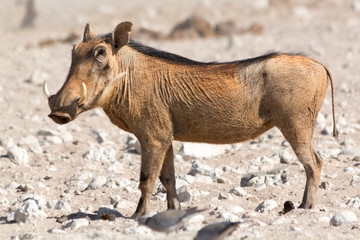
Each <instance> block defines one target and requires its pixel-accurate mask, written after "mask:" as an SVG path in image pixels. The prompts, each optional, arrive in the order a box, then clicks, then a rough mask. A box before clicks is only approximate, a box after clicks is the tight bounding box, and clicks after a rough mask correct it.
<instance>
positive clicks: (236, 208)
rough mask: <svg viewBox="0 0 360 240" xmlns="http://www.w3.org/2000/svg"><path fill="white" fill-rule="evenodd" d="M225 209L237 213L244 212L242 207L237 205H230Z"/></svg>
mask: <svg viewBox="0 0 360 240" xmlns="http://www.w3.org/2000/svg"><path fill="white" fill-rule="evenodd" d="M226 211H227V212H229V213H232V214H235V215H237V214H239V213H242V212H244V211H245V210H244V209H243V208H242V207H240V206H238V205H231V206H229V207H228V208H227V209H226Z"/></svg>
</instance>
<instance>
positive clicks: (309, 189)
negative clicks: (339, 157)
mask: <svg viewBox="0 0 360 240" xmlns="http://www.w3.org/2000/svg"><path fill="white" fill-rule="evenodd" d="M302 127H303V128H302V129H301V128H296V125H294V126H293V127H292V128H288V129H282V130H281V131H282V133H283V135H284V137H285V138H286V139H287V140H288V142H289V143H290V145H291V147H292V148H293V150H294V152H295V154H296V156H297V158H298V159H299V161H300V162H301V163H302V165H303V166H304V169H305V172H306V185H305V190H304V196H303V200H302V203H301V204H300V206H299V207H300V208H305V209H309V208H313V207H314V206H315V202H316V191H317V189H318V186H319V183H320V176H321V168H322V166H323V160H322V159H321V158H320V156H319V155H318V154H317V153H316V151H315V149H314V146H313V143H312V133H313V128H312V127H309V128H308V129H304V126H302ZM299 129H301V131H300V130H299Z"/></svg>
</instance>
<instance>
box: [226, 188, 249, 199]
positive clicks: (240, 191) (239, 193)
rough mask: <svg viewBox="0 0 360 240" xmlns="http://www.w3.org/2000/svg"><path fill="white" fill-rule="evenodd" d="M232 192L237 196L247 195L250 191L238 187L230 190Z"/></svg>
mask: <svg viewBox="0 0 360 240" xmlns="http://www.w3.org/2000/svg"><path fill="white" fill-rule="evenodd" d="M230 193H232V194H234V195H235V196H239V197H246V196H247V195H248V193H247V192H246V191H245V190H244V188H242V187H236V188H233V189H231V190H230Z"/></svg>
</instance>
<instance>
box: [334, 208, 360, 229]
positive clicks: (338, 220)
mask: <svg viewBox="0 0 360 240" xmlns="http://www.w3.org/2000/svg"><path fill="white" fill-rule="evenodd" d="M356 221H357V218H356V214H355V213H354V212H352V211H343V212H340V213H337V214H335V216H333V217H332V219H331V222H330V223H331V225H334V226H339V225H341V224H344V223H352V222H356Z"/></svg>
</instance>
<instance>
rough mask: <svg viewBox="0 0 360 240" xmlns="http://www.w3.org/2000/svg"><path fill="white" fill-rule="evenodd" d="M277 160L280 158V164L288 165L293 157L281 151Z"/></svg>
mask: <svg viewBox="0 0 360 240" xmlns="http://www.w3.org/2000/svg"><path fill="white" fill-rule="evenodd" d="M279 158H280V163H283V164H290V162H291V161H293V160H294V157H293V155H292V154H290V153H289V152H288V151H286V150H281V151H280V152H279Z"/></svg>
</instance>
